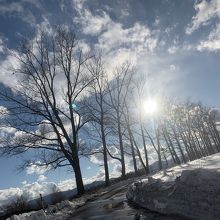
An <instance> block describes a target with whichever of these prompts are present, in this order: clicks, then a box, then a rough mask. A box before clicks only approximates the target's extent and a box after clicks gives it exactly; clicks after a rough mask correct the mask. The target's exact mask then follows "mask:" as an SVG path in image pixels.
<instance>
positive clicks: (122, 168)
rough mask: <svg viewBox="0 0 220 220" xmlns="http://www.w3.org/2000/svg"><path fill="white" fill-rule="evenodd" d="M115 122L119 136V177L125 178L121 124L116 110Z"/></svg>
mask: <svg viewBox="0 0 220 220" xmlns="http://www.w3.org/2000/svg"><path fill="white" fill-rule="evenodd" d="M117 124H118V138H119V147H120V153H121V177H122V178H125V157H124V146H123V141H122V133H121V125H120V117H119V113H118V112H117Z"/></svg>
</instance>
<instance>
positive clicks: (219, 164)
mask: <svg viewBox="0 0 220 220" xmlns="http://www.w3.org/2000/svg"><path fill="white" fill-rule="evenodd" d="M219 169H220V154H216V155H213V156H209V157H207V158H202V159H200V160H197V161H193V162H191V163H189V164H186V165H183V166H177V167H174V168H171V169H169V170H167V172H166V173H165V175H163V174H162V173H159V174H156V175H154V176H152V177H149V178H148V179H144V180H141V181H139V182H136V183H133V184H132V185H131V187H130V188H129V190H128V192H127V199H128V200H130V201H132V202H134V203H136V204H138V205H139V206H141V207H144V208H147V209H149V210H153V211H157V212H159V213H163V214H169V215H170V214H171V215H177V216H178V215H179V216H183V217H188V218H191V219H197V220H219V219H220V218H219V216H220V172H219Z"/></svg>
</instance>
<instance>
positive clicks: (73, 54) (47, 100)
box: [0, 28, 93, 194]
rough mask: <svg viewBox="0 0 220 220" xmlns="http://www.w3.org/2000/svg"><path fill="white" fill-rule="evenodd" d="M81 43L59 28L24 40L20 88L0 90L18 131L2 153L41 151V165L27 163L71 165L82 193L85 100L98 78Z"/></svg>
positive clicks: (9, 121) (6, 123)
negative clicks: (88, 89)
mask: <svg viewBox="0 0 220 220" xmlns="http://www.w3.org/2000/svg"><path fill="white" fill-rule="evenodd" d="M77 42H78V41H77V39H76V36H75V34H74V33H73V32H72V31H69V30H66V29H65V28H58V29H57V30H55V31H54V33H53V34H48V33H45V32H41V33H40V34H39V35H38V37H37V39H35V40H33V41H29V40H26V41H24V42H23V43H22V45H21V48H20V49H19V50H18V51H17V53H16V57H17V59H18V60H19V62H20V67H19V68H17V69H16V70H15V75H17V76H19V78H20V79H21V80H20V82H19V86H18V87H16V88H13V92H9V91H1V92H0V98H1V99H2V100H4V101H7V103H8V104H7V105H8V111H9V117H7V118H5V120H4V126H7V127H10V128H13V129H15V130H16V134H15V135H12V136H10V137H6V138H5V139H4V141H3V142H4V143H3V144H2V145H3V147H2V148H1V153H2V154H3V155H18V154H22V153H25V152H27V151H30V150H33V151H35V152H37V156H38V158H37V161H39V158H40V159H41V163H36V161H26V162H25V163H24V167H25V166H28V165H29V163H30V162H31V163H32V164H33V163H36V164H37V165H43V166H50V167H52V168H55V169H56V168H58V167H63V166H71V167H72V169H73V170H74V173H75V179H76V185H77V190H78V194H83V193H84V185H83V180H82V174H81V169H80V161H79V154H80V141H79V140H80V129H81V128H82V127H83V125H85V124H86V123H87V122H88V118H87V116H86V113H85V112H84V111H83V108H81V106H80V103H81V100H82V98H83V96H84V95H86V88H87V87H88V85H90V84H91V82H92V81H93V78H92V77H91V75H90V74H89V72H88V71H87V69H86V66H85V64H86V63H87V61H88V60H89V59H90V58H91V56H90V55H88V54H86V55H84V54H83V52H82V50H80V48H79V46H78V43H77Z"/></svg>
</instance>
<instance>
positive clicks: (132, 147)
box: [127, 123, 138, 175]
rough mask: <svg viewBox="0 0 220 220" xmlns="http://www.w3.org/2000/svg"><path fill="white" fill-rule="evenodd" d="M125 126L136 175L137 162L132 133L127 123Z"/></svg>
mask: <svg viewBox="0 0 220 220" xmlns="http://www.w3.org/2000/svg"><path fill="white" fill-rule="evenodd" d="M127 128H128V135H129V140H130V144H131V153H132V158H133V164H134V172H135V174H136V175H137V173H138V170H137V162H136V158H135V151H134V143H133V139H132V133H131V128H130V125H129V123H128V124H127Z"/></svg>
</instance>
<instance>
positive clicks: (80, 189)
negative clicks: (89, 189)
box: [72, 156, 85, 195]
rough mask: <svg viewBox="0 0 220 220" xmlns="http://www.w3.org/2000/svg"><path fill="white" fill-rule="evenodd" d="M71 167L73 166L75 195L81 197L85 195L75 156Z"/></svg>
mask: <svg viewBox="0 0 220 220" xmlns="http://www.w3.org/2000/svg"><path fill="white" fill-rule="evenodd" d="M72 166H73V169H74V172H75V178H76V188H77V194H78V195H82V194H84V193H85V188H84V185H83V180H82V173H81V168H80V164H79V158H78V156H77V158H75V159H74V162H73V165H72Z"/></svg>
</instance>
